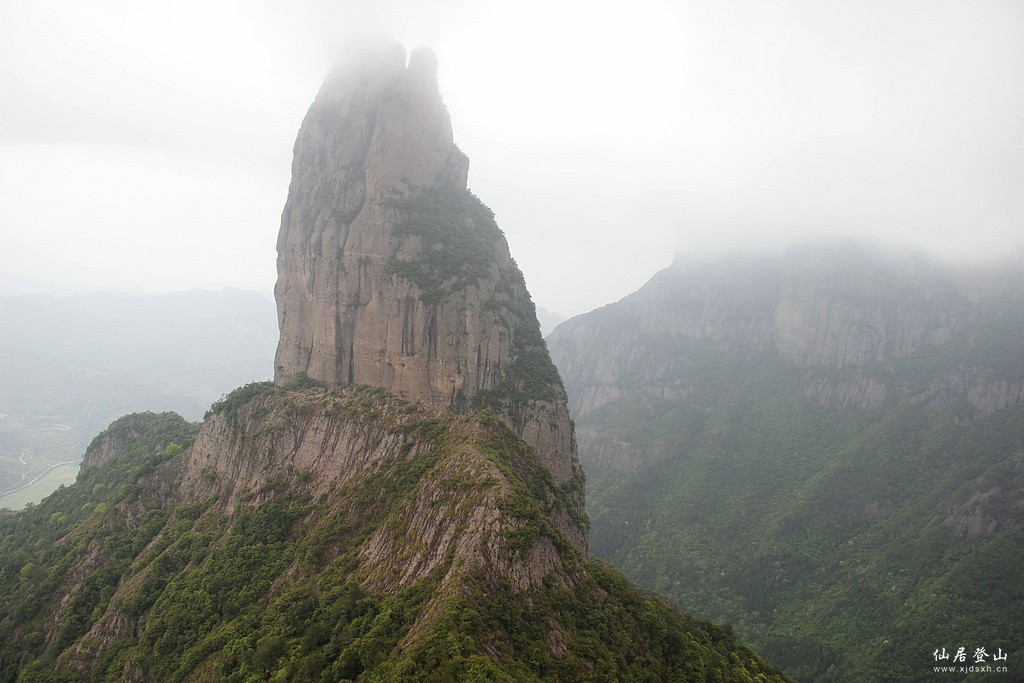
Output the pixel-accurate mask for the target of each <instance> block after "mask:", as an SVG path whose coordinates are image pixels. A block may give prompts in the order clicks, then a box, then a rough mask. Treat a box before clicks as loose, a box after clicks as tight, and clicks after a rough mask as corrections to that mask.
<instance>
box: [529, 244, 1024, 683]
mask: <svg viewBox="0 0 1024 683" xmlns="http://www.w3.org/2000/svg"><path fill="white" fill-rule="evenodd" d="M548 343H549V348H550V349H551V353H552V358H553V359H554V361H555V363H556V365H558V367H559V369H560V371H561V372H562V374H563V377H564V378H565V382H566V387H567V389H568V392H569V396H570V406H571V409H572V410H573V411H574V417H575V418H576V423H577V429H578V432H577V433H578V435H579V443H580V459H581V462H582V463H583V465H584V468H585V470H586V472H587V475H588V511H589V514H590V517H591V521H592V532H591V550H592V552H593V553H594V554H595V555H596V556H598V557H600V558H603V559H606V560H608V561H610V562H612V563H613V564H615V565H616V566H618V567H620V568H622V569H623V570H624V571H625V572H626V573H627V575H628V576H629V577H631V578H633V579H634V580H637V581H638V582H640V583H641V584H642V585H646V586H648V587H651V588H653V589H656V590H658V591H659V592H661V593H663V594H665V595H667V596H669V597H671V598H672V599H674V600H676V601H677V602H678V603H679V604H680V606H681V607H682V608H683V609H685V610H688V611H693V612H696V613H699V614H705V615H708V616H710V617H711V618H713V619H717V620H721V621H727V622H729V623H731V624H733V625H734V627H735V628H736V631H737V633H738V634H740V636H741V637H742V638H745V639H748V640H749V641H750V642H751V643H753V644H754V646H755V647H756V648H757V649H758V650H759V651H760V652H761V653H762V654H764V655H765V656H766V657H767V658H768V659H770V660H772V661H774V662H777V663H779V664H780V666H782V667H783V668H784V669H786V670H787V671H789V672H791V673H792V674H794V675H795V676H797V677H798V678H799V679H800V680H806V681H815V680H821V681H826V680H844V681H864V680H879V681H883V680H932V676H933V670H932V667H933V665H935V664H942V663H943V662H942V661H939V662H936V661H935V658H934V653H935V652H936V651H939V653H941V651H942V648H946V650H947V651H952V652H954V653H955V652H956V650H957V648H959V647H965V648H967V649H968V650H969V652H971V653H974V652H975V649H977V648H985V649H986V652H987V653H988V655H989V656H988V658H987V660H985V661H986V662H987V664H988V665H989V666H996V664H995V663H994V661H993V658H992V655H993V653H995V654H996V655H998V654H999V653H1002V654H1004V655H1009V657H1008V659H1007V660H1005V661H1004V660H1000V661H999V662H998V666H1006V667H1008V669H1009V671H1008V672H1007V673H1006V674H1005V675H1004V676H1003V678H1002V679H1001V680H1018V679H1019V677H1020V676H1021V673H1020V668H1019V667H1020V666H1021V647H1022V645H1024V622H1021V620H1020V618H1019V615H1020V614H1021V609H1022V608H1024V560H1022V559H1021V558H1024V402H1022V386H1024V278H1022V277H1021V275H1020V273H1019V272H1014V271H1012V270H1006V271H996V270H993V271H988V272H984V271H979V272H975V273H964V272H957V271H954V270H953V269H949V268H944V267H942V266H939V265H937V264H934V263H931V262H928V261H927V260H925V259H923V258H919V257H913V256H907V255H892V254H885V253H882V252H876V251H873V250H870V249H866V248H853V249H851V248H850V247H849V246H848V245H844V246H834V247H833V246H817V247H808V248H805V249H801V250H796V251H793V252H790V253H787V254H784V255H780V256H775V257H764V258H755V257H747V258H735V259H721V260H718V261H709V262H700V263H685V262H681V261H680V262H677V263H676V264H674V265H673V266H672V267H670V268H668V269H666V270H665V271H663V272H661V273H659V274H658V275H656V276H655V277H654V278H653V279H652V280H651V281H650V282H649V283H648V284H647V285H645V286H644V287H643V288H642V289H640V290H639V291H638V292H636V293H635V294H633V295H631V296H629V297H627V298H626V299H623V300H622V301H620V302H618V303H616V304H612V305H609V306H605V307H604V308H601V309H598V310H596V311H594V312H592V313H589V314H586V315H583V316H579V317H577V318H574V319H572V320H570V321H568V322H566V323H563V324H562V325H561V326H560V327H559V328H558V329H557V330H556V331H555V332H554V333H553V334H552V335H550V336H549V338H548ZM972 660H973V657H972ZM971 663H974V662H973V661H972V662H971ZM1015 677H1016V678H1015ZM985 679H986V680H996V678H995V677H993V676H992V675H988V674H986V678H985Z"/></svg>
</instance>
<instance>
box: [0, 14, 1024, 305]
mask: <svg viewBox="0 0 1024 683" xmlns="http://www.w3.org/2000/svg"><path fill="white" fill-rule="evenodd" d="M367 31H370V32H375V33H386V34H389V35H393V36H394V37H395V38H397V39H399V40H401V41H402V42H403V43H405V44H406V45H409V46H415V45H421V44H429V45H431V46H433V47H434V48H435V50H436V52H437V53H438V56H439V60H440V64H441V65H442V66H441V70H440V72H439V74H438V78H439V80H440V83H441V89H442V91H443V92H444V93H445V98H446V104H447V106H448V109H449V111H450V112H451V115H452V118H453V121H454V125H455V127H456V128H457V129H458V130H459V131H460V136H459V137H460V146H461V147H462V149H463V151H465V152H466V154H467V155H469V156H470V157H471V158H472V159H474V166H473V170H472V174H471V175H470V178H469V186H470V188H471V189H472V190H473V191H474V192H475V193H476V194H478V195H480V196H483V197H487V198H488V204H489V205H490V206H491V208H493V210H494V211H495V213H496V215H497V219H498V221H499V222H500V224H501V225H502V226H503V229H504V230H505V232H506V234H507V236H508V240H509V243H510V246H511V249H512V251H513V252H514V253H515V254H517V261H518V262H519V265H520V267H521V268H522V270H523V273H524V275H525V276H526V279H527V283H528V284H529V286H530V289H531V291H532V292H533V294H534V297H535V299H536V300H537V301H538V302H539V303H541V304H542V305H544V306H545V307H546V308H548V309H550V310H552V311H557V312H559V313H561V314H563V315H569V314H575V313H579V312H582V311H585V310H588V309H591V308H593V307H595V306H598V305H600V304H603V303H606V302H608V301H611V300H615V299H618V298H620V297H621V296H623V295H625V294H627V293H628V292H630V291H633V290H634V289H636V287H638V286H639V285H640V284H641V283H642V282H643V281H644V280H645V279H646V278H647V275H648V274H649V273H651V272H654V271H655V270H657V269H659V268H661V267H664V266H665V265H667V263H668V261H669V256H668V255H669V254H671V253H672V252H673V251H675V250H676V249H677V248H680V247H681V248H682V249H683V250H684V252H686V253H688V254H691V255H696V254H701V253H706V252H716V251H724V250H730V249H733V248H735V247H744V248H754V249H778V248H782V247H785V246H788V245H790V244H792V243H794V242H797V241H802V240H804V239H807V238H814V239H819V240H820V239H828V238H834V237H840V238H844V239H845V238H854V239H859V240H862V241H882V242H886V243H890V244H896V245H900V246H910V247H915V248H920V249H924V250H927V251H930V252H932V253H933V254H937V255H939V256H944V257H956V258H961V257H964V258H988V257H993V256H1000V257H1006V256H1009V257H1011V258H1014V259H1017V260H1019V259H1020V258H1021V256H1020V254H1021V241H1022V237H1021V235H1022V234H1024V231H1022V230H1021V222H1022V217H1024V193H1021V192H1020V188H1021V187H1022V186H1024V124H1022V122H1024V115H1022V114H1024V39H1022V38H1024V7H1022V6H1021V5H1020V3H1016V2H996V1H981V2H971V3H962V2H952V1H940V2H924V1H923V0H911V1H908V2H900V3H883V2H878V1H869V2H863V3H856V4H850V3H840V2H836V1H829V2H818V3H810V4H808V3H798V2H795V1H793V0H774V1H771V2H764V3H758V2H738V1H734V2H722V3H714V4H713V5H708V4H707V3H697V2H683V3H668V2H660V1H658V0H643V1H642V2H639V3H633V4H631V5H629V6H628V8H627V7H626V6H615V5H602V6H600V7H595V6H591V5H584V4H583V3H581V2H560V3H556V4H553V5H552V4H544V5H541V4H540V3H539V2H536V1H535V0H528V1H526V2H517V3H509V2H502V3H489V4H488V5H487V6H486V7H480V6H476V5H473V4H471V3H468V2H451V3H445V4H444V5H442V6H437V5H431V6H429V7H421V6H419V5H416V4H413V3H403V2H386V3H376V4H375V5H374V7H373V8H371V9H367V8H364V7H357V6H356V3H351V2H335V1H333V0H329V1H328V2H313V1H312V0H302V1H300V2H297V3H289V4H287V5H281V4H278V3H270V4H268V3H241V2H232V1H223V2H216V3H212V4H210V3H199V2H196V1H186V2H182V3H162V2H156V3H145V5H144V6H141V5H136V4H130V3H123V2H117V1H114V0H104V1H103V2H96V3H87V4H82V3H71V2H68V1H67V0H40V1H39V2H32V3H28V2H17V1H15V2H8V3H4V4H3V5H2V6H0V92H2V93H3V99H4V107H3V111H0V225H2V226H3V230H4V238H5V246H6V248H5V249H4V250H3V255H2V256H0V288H2V291H0V293H3V294H14V293H24V292H29V291H50V292H66V291H69V290H72V291H73V290H81V289H92V288H108V289H115V290H122V291H149V292H155V291H169V290H180V289H189V288H192V287H206V288H212V289H217V288H220V287H222V286H225V285H231V286H236V287H245V288H252V289H257V290H263V291H267V290H269V289H270V288H271V286H272V284H273V282H274V253H273V249H272V245H273V242H274V240H273V237H274V234H275V232H276V230H277V226H278V220H279V216H280V207H281V206H282V204H283V202H284V188H285V187H286V186H287V168H288V159H289V157H290V152H291V145H292V141H293V139H294V135H295V121H297V120H299V119H300V118H301V115H302V112H303V111H304V110H305V108H306V106H307V105H308V93H309V92H312V91H314V90H315V88H316V85H317V84H318V83H319V81H320V79H321V78H322V76H323V74H324V73H325V72H326V71H327V68H328V65H329V64H330V63H331V62H332V61H333V59H334V56H335V54H336V52H337V51H338V50H339V49H341V48H342V47H343V46H345V45H346V44H348V43H349V42H350V41H351V36H352V35H353V34H355V33H359V32H367Z"/></svg>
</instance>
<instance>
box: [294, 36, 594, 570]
mask: <svg viewBox="0 0 1024 683" xmlns="http://www.w3.org/2000/svg"><path fill="white" fill-rule="evenodd" d="M468 164H469V162H468V159H467V158H466V156H465V155H464V154H463V153H462V152H461V151H460V150H459V149H458V147H457V146H456V145H455V143H454V141H453V137H452V128H451V122H450V119H449V116H448V112H447V110H446V109H445V106H444V103H443V102H442V100H441V95H440V93H439V91H438V86H437V60H436V57H435V56H434V55H433V53H432V52H430V51H429V50H427V49H424V48H420V49H417V50H413V51H412V53H411V54H410V56H409V60H408V65H406V59H405V51H404V50H403V48H402V47H401V46H399V45H397V44H384V45H378V46H376V47H374V48H372V49H369V50H366V49H364V50H362V51H360V52H359V53H358V54H356V55H353V56H352V57H351V58H350V59H349V60H348V62H347V63H345V64H344V65H342V66H340V67H339V68H338V69H336V70H335V72H334V73H333V74H332V75H331V77H330V78H328V80H327V81H326V83H325V84H324V86H323V87H322V88H321V90H320V93H319V94H318V95H317V98H316V100H315V102H314V103H313V105H312V107H311V108H310V110H309V113H308V114H307V115H306V118H305V120H304V121H303V123H302V127H301V129H300V131H299V135H298V139H297V140H296V143H295V156H294V160H293V164H292V183H291V187H290V188H289V193H288V202H287V204H286V206H285V209H284V215H283V217H282V221H281V233H280V236H279V239H278V282H277V286H276V288H275V296H276V298H277V304H278V316H279V322H280V326H281V339H280V343H279V346H278V350H277V356H276V363H275V365H276V368H275V380H276V381H277V383H278V384H287V383H289V382H290V381H292V380H294V379H295V378H299V377H306V376H308V377H309V378H310V379H313V380H316V381H319V382H322V383H324V384H326V385H327V386H331V387H340V386H344V385H349V384H367V385H372V386H376V387H381V388H384V389H387V390H388V391H390V392H391V393H393V394H395V395H396V396H399V397H402V398H406V399H411V400H422V401H426V402H429V403H431V404H434V405H440V406H444V407H450V408H453V409H456V410H463V409H471V408H476V407H488V408H492V409H493V410H494V411H495V412H496V413H497V414H498V415H500V416H502V417H503V418H504V419H505V420H506V421H507V422H508V423H509V424H510V425H511V426H512V427H513V428H514V429H515V430H516V432H517V433H518V434H519V435H520V436H521V437H522V438H523V439H524V440H525V441H526V442H527V443H529V444H530V445H531V446H533V447H534V449H535V451H536V453H537V456H538V457H539V458H540V460H541V461H542V462H543V464H544V465H545V466H546V467H547V468H548V470H549V471H550V472H551V474H552V475H553V476H554V478H555V481H556V482H557V483H558V484H559V485H563V486H567V487H569V488H572V489H576V490H578V493H577V494H576V500H577V505H578V507H579V510H578V511H579V512H580V513H581V514H582V504H583V493H582V471H581V470H580V468H579V464H578V462H577V458H576V446H575V437H574V434H573V428H572V424H571V422H570V420H569V413H568V409H567V406H566V396H565V391H564V389H563V388H562V383H561V380H560V379H559V377H558V372H557V370H556V369H555V368H554V365H553V364H552V363H551V360H550V358H549V356H548V353H547V348H546V347H545V345H544V342H543V340H542V339H541V336H540V328H539V325H538V323H537V318H536V313H535V309H534V305H533V302H532V301H531V299H530V295H529V292H528V291H527V289H526V286H525V283H524V281H523V277H522V274H521V272H520V271H519V268H518V267H517V266H516V264H515V261H513V259H512V258H511V256H510V254H509V250H508V244H507V242H506V241H505V238H504V236H503V235H502V233H501V231H500V229H499V228H498V226H497V224H496V223H495V221H494V216H493V214H492V213H491V211H490V210H489V209H488V208H487V207H486V206H484V205H483V204H482V203H481V202H480V201H479V200H478V199H477V198H476V197H475V196H474V195H473V194H472V193H471V192H469V190H467V188H466V182H467V173H468ZM581 518H582V517H581ZM563 521H564V522H565V529H564V531H565V532H566V533H567V535H568V536H570V538H572V540H573V544H574V546H576V548H577V550H579V551H580V552H584V551H585V548H586V533H585V530H584V529H583V528H577V527H576V526H575V525H573V524H570V523H569V522H568V520H563Z"/></svg>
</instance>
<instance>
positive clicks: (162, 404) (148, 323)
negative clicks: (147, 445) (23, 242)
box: [0, 288, 277, 505]
mask: <svg viewBox="0 0 1024 683" xmlns="http://www.w3.org/2000/svg"><path fill="white" fill-rule="evenodd" d="M0 328H2V329H3V331H4V334H3V339H0V415H2V416H3V417H0V492H2V491H6V490H8V489H9V488H11V487H16V486H18V485H20V484H22V483H23V482H26V481H31V480H32V479H33V478H34V477H35V476H36V475H37V474H38V473H41V472H43V471H44V470H45V469H46V468H47V467H48V466H49V465H50V464H52V463H55V462H61V461H69V460H78V459H79V458H80V457H81V455H82V451H83V450H84V449H85V447H86V446H87V445H88V444H89V440H90V439H91V438H92V437H93V436H94V435H95V434H96V433H97V432H98V431H100V430H102V429H103V428H104V427H105V426H106V425H108V424H109V423H110V421H111V420H113V419H114V418H116V417H118V416H120V415H124V414H125V413H128V412H134V411H139V410H153V411H166V410H173V411H176V412H179V413H181V414H182V415H185V416H186V417H188V418H190V419H193V420H195V419H199V418H201V417H202V415H203V413H204V412H205V411H206V409H207V408H208V407H209V406H210V404H211V403H212V402H213V401H214V400H216V399H217V398H219V397H220V396H221V395H223V394H225V393H227V392H228V391H230V390H232V389H233V388H235V387H237V386H238V385H240V384H245V383H247V382H251V381H253V380H258V379H264V378H268V377H269V376H270V371H269V370H268V367H269V363H270V359H272V358H273V354H274V346H275V344H276V341H277V325H276V315H275V311H274V304H273V303H272V302H271V301H269V300H267V299H266V297H264V296H262V295H260V294H258V293H256V292H250V291H244V290H238V289H230V288H226V289H222V290H219V291H208V290H192V291H189V292H175V293H170V294H160V295H129V294H113V293H104V292H95V293H91V294H82V295H74V296H66V297H55V296H49V295H39V294H36V295H22V296H17V297H9V298H0ZM55 426H59V427H60V428H59V429H57V428H55ZM26 463H27V464H26ZM54 486H55V485H54ZM3 504H4V499H3V498H0V505H3Z"/></svg>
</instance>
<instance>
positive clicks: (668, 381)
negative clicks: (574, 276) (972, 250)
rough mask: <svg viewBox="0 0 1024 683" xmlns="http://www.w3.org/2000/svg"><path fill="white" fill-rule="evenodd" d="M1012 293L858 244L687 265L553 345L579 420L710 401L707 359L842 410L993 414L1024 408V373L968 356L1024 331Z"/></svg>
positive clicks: (552, 340)
mask: <svg viewBox="0 0 1024 683" xmlns="http://www.w3.org/2000/svg"><path fill="white" fill-rule="evenodd" d="M1004 281H1005V282H1004ZM1006 282H1009V283H1013V282H1019V278H1016V279H1015V276H1007V277H1006V278H1003V279H994V280H992V281H990V282H982V281H981V279H979V278H973V277H968V276H966V275H965V274H964V273H960V272H957V271H954V270H952V269H950V268H945V267H943V266H941V265H939V264H934V263H930V262H928V261H926V260H924V259H923V258H917V257H911V256H907V255H886V254H882V253H876V252H874V251H872V250H869V249H866V248H855V247H850V246H848V245H842V246H832V247H825V246H818V247H806V248H803V249H798V250H794V251H792V252H789V253H786V254H783V255H780V256H777V257H767V256H766V257H763V258H759V259H753V258H751V259H743V258H738V257H737V258H729V259H724V260H721V261H709V262H706V263H696V264H686V263H675V264H673V265H672V266H671V267H669V268H666V269H665V270H663V271H661V272H660V273H658V274H656V275H655V276H654V277H653V278H652V279H651V280H650V281H649V282H648V283H647V284H646V285H644V286H643V287H642V288H641V289H640V290H638V291H637V292H635V293H634V294H632V295H630V296H628V297H626V298H625V299H623V300H622V301H620V302H618V303H615V304H611V305H609V306H606V307H604V308H601V309H598V310H596V311H593V312H591V313H588V314H586V315H583V316H579V317H577V318H574V319H573V320H571V321H568V322H566V323H564V324H563V325H561V326H559V328H558V329H557V330H556V331H555V332H553V333H552V334H551V335H550V336H549V338H548V343H549V344H550V346H551V350H552V354H553V355H554V357H555V358H556V360H557V362H558V367H559V368H560V370H561V372H562V375H563V377H564V378H565V382H566V385H567V386H568V388H569V393H570V395H571V400H572V407H573V410H574V411H575V415H576V417H578V418H581V417H583V416H585V415H587V414H589V413H591V412H593V411H594V410H596V409H598V408H600V407H601V406H603V405H606V404H609V403H611V402H614V401H617V400H620V399H622V398H624V397H626V396H629V395H636V394H643V395H645V396H648V397H651V398H656V399H659V400H677V399H679V398H681V397H683V396H686V395H688V394H689V393H690V392H692V391H694V390H695V389H699V388H700V384H699V376H698V375H699V373H698V372H696V368H697V367H698V366H700V363H701V362H702V359H703V356H702V355H701V354H703V355H705V356H706V355H708V354H710V355H713V356H716V357H718V358H724V357H725V356H726V355H730V354H731V356H732V359H733V360H732V362H733V363H736V362H753V360H754V359H758V358H760V359H762V360H764V359H773V360H781V361H783V362H785V363H788V364H789V365H790V366H791V367H792V368H793V370H794V371H795V372H797V373H798V374H799V377H800V383H801V385H802V387H803V390H804V393H805V394H806V396H807V397H808V398H810V399H812V400H814V401H815V402H817V403H820V404H821V405H822V406H824V407H826V408H828V409H830V410H836V411H840V412H851V411H856V410H865V409H879V408H882V407H883V406H886V405H892V404H894V403H897V402H901V401H916V402H929V401H933V400H946V399H950V398H959V397H965V398H966V399H967V400H968V401H969V402H970V403H971V405H972V406H973V407H974V408H975V409H977V410H978V411H979V412H980V413H982V414H987V413H991V412H993V411H995V410H1000V409H1003V408H1006V407H1009V406H1012V405H1015V404H1017V403H1020V402H1021V401H1022V400H1024V380H1022V378H1021V377H1020V376H1019V373H1015V372H1011V373H1004V372H994V371H990V368H987V367H985V366H984V365H983V364H980V365H974V362H978V361H981V362H988V360H990V359H989V358H988V356H992V355H993V354H994V355H996V356H1000V355H1006V353H1005V350H1004V352H998V351H997V350H995V349H992V353H989V351H988V349H985V350H984V353H981V354H980V357H979V358H978V359H976V360H974V359H973V355H972V354H971V353H966V349H969V348H973V347H975V346H978V345H979V344H981V345H986V344H987V345H988V346H993V345H998V343H997V342H996V341H995V339H997V338H1003V337H1007V335H1006V334H1004V332H1005V330H1004V329H1003V328H1006V327H1007V325H1012V324H1013V323H1012V322H1011V321H1014V320H1017V319H1019V310H1020V302H1019V285H1017V286H1016V288H1015V286H1013V285H1007V284H1005V283H1006ZM1015 292H1016V293H1015ZM1009 340H1010V341H1011V343H1014V344H1016V343H1017V342H1014V341H1012V335H1010V336H1009ZM1018 348H1019V346H1018ZM956 354H960V355H963V356H964V361H963V362H955V361H954V359H955V357H956ZM1011 355H1012V354H1011Z"/></svg>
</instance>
